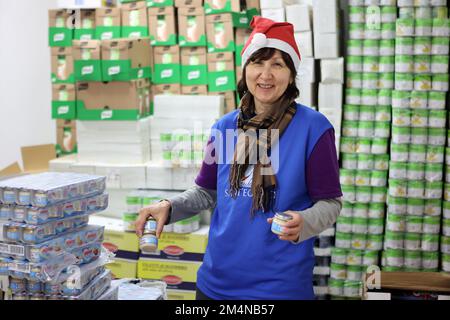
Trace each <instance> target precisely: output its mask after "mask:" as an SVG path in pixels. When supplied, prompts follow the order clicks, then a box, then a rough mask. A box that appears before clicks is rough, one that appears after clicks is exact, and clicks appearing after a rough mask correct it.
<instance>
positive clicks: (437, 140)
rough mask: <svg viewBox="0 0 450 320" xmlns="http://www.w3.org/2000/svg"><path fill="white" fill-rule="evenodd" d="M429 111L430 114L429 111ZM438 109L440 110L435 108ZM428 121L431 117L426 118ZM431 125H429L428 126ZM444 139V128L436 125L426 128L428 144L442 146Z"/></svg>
mask: <svg viewBox="0 0 450 320" xmlns="http://www.w3.org/2000/svg"><path fill="white" fill-rule="evenodd" d="M432 111H433V110H431V111H430V116H431V112H432ZM436 111H440V110H436ZM428 121H429V122H430V121H431V118H429V119H428ZM430 127H431V126H430ZM445 141H446V129H445V126H444V127H440V128H439V127H437V128H428V144H429V145H433V146H444V145H445Z"/></svg>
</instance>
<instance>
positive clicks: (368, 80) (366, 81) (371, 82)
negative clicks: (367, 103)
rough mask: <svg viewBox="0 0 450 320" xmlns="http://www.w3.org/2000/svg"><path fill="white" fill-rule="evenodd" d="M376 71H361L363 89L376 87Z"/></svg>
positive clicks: (377, 76)
mask: <svg viewBox="0 0 450 320" xmlns="http://www.w3.org/2000/svg"><path fill="white" fill-rule="evenodd" d="M377 72H378V71H377ZM377 72H373V73H369V72H367V73H363V76H362V87H363V88H364V89H377V88H378V78H379V75H378V73H377Z"/></svg>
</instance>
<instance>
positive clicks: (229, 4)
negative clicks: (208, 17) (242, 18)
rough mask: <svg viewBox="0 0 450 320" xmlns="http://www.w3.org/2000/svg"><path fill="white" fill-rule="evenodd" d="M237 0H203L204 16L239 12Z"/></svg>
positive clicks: (239, 6)
mask: <svg viewBox="0 0 450 320" xmlns="http://www.w3.org/2000/svg"><path fill="white" fill-rule="evenodd" d="M240 11H241V4H240V1H239V0H205V13H206V14H219V13H227V12H240Z"/></svg>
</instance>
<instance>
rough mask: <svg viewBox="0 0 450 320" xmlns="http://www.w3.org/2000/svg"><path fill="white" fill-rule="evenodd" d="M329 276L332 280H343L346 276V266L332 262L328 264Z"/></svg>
mask: <svg viewBox="0 0 450 320" xmlns="http://www.w3.org/2000/svg"><path fill="white" fill-rule="evenodd" d="M330 277H331V278H332V279H333V280H335V279H337V280H345V279H346V278H347V267H346V266H345V265H341V264H335V263H332V264H331V265H330Z"/></svg>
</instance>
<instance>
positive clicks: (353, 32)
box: [348, 23, 365, 40]
mask: <svg viewBox="0 0 450 320" xmlns="http://www.w3.org/2000/svg"><path fill="white" fill-rule="evenodd" d="M348 29H349V39H351V40H363V39H364V37H365V33H364V23H350V24H349V26H348Z"/></svg>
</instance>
